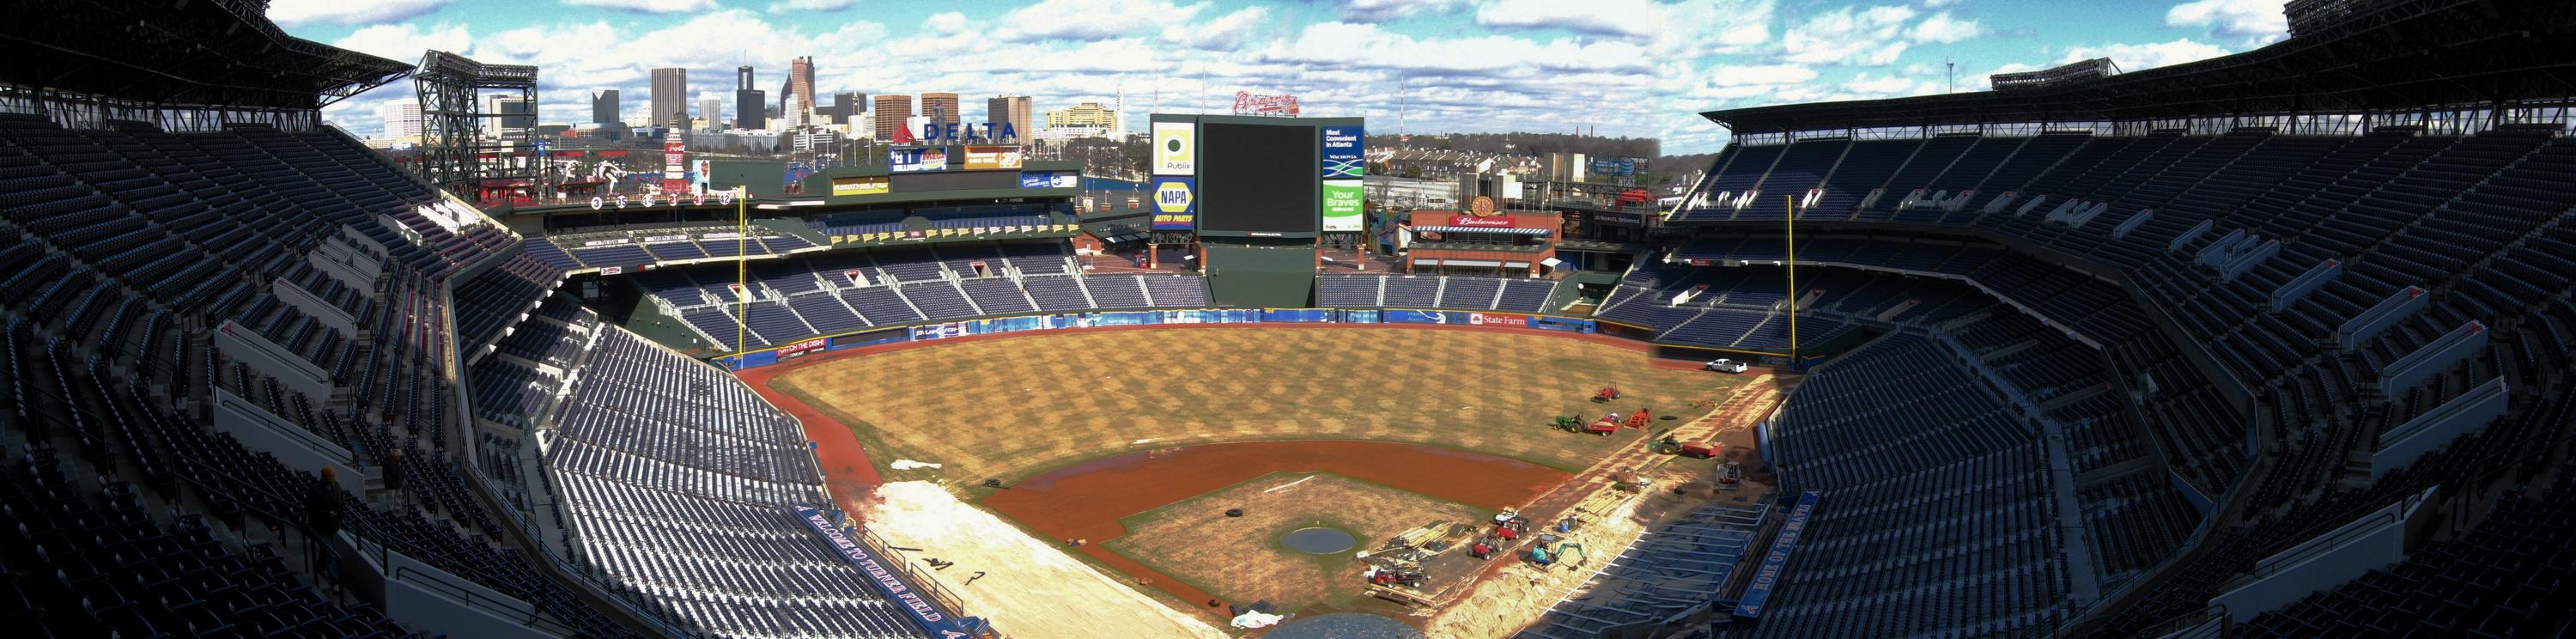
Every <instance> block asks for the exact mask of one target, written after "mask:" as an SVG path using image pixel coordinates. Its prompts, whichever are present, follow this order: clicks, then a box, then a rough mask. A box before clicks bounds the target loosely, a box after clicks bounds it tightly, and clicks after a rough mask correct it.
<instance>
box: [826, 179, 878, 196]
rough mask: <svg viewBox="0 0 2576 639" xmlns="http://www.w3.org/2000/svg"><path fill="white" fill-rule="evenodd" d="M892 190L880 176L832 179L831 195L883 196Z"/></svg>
mask: <svg viewBox="0 0 2576 639" xmlns="http://www.w3.org/2000/svg"><path fill="white" fill-rule="evenodd" d="M892 190H893V188H892V187H891V186H890V183H889V182H887V181H886V177H885V176H882V175H876V176H869V177H845V178H832V195H834V196H843V195H884V194H886V193H888V192H890V191H892Z"/></svg>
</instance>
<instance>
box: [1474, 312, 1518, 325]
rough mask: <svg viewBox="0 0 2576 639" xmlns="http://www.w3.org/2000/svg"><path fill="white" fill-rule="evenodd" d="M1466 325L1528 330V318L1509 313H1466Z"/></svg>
mask: <svg viewBox="0 0 2576 639" xmlns="http://www.w3.org/2000/svg"><path fill="white" fill-rule="evenodd" d="M1467 325H1469V326H1501V327H1506V328H1529V316H1528V315H1512V314H1509V313H1468V314H1467Z"/></svg>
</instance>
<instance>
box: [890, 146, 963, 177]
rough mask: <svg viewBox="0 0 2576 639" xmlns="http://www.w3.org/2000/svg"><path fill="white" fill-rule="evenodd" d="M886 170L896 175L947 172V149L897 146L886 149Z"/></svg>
mask: <svg viewBox="0 0 2576 639" xmlns="http://www.w3.org/2000/svg"><path fill="white" fill-rule="evenodd" d="M886 170H888V171H893V172H896V173H917V172H921V171H946V170H948V149H944V148H940V147H935V146H899V147H894V148H890V149H886Z"/></svg>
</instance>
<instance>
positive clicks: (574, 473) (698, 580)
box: [542, 327, 922, 637]
mask: <svg viewBox="0 0 2576 639" xmlns="http://www.w3.org/2000/svg"><path fill="white" fill-rule="evenodd" d="M557 419H558V421H557V422H556V423H557V425H556V427H555V428H554V429H553V430H552V431H551V432H552V433H553V436H552V437H549V438H544V439H543V440H542V441H544V442H545V451H544V456H545V461H546V466H547V467H548V468H549V472H550V477H549V480H550V481H551V482H552V485H553V486H554V487H555V488H556V489H557V490H559V491H560V494H561V498H562V499H561V501H560V502H558V504H557V506H558V508H557V511H556V513H555V516H556V517H557V518H558V519H559V522H560V525H561V526H562V527H563V530H564V535H565V536H566V537H567V538H568V543H569V544H570V545H571V547H572V548H574V549H575V553H576V556H577V557H578V558H579V559H580V561H581V563H583V564H584V565H585V566H586V568H585V569H586V570H588V571H590V575H591V576H592V577H595V578H598V579H600V580H601V581H602V582H603V583H606V584H609V585H610V586H611V587H613V588H615V589H616V590H617V592H618V593H619V594H620V596H623V597H626V598H629V599H630V600H633V601H635V602H637V603H638V604H640V607H642V608H644V609H646V610H651V611H654V612H655V613H657V614H660V615H662V616H665V617H668V618H670V619H672V620H674V621H676V622H677V623H678V624H679V625H680V626H681V627H682V628H684V629H687V630H689V631H694V632H707V633H715V634H722V635H737V636H738V635H758V636H787V635H805V636H866V637H913V636H922V633H921V631H920V630H919V629H918V628H916V627H912V626H910V625H909V623H910V622H908V621H906V620H905V619H904V618H903V616H902V615H903V613H902V612H901V611H900V610H897V609H896V608H894V607H893V605H892V604H889V603H888V602H886V601H885V600H884V599H883V597H881V596H879V595H878V594H877V593H875V592H873V591H870V590H869V589H868V587H867V586H866V585H865V583H866V580H868V579H869V577H868V576H867V575H864V574H861V573H860V572H859V571H858V570H857V569H855V568H852V567H850V566H849V565H848V564H846V563H843V562H842V561H841V559H840V558H839V557H838V556H837V555H835V554H834V553H833V552H832V551H830V550H829V549H828V548H826V547H825V546H824V545H823V543H822V541H821V540H819V539H817V538H815V537H814V536H813V534H812V533H811V532H808V531H807V530H805V528H804V525H803V523H802V522H801V521H799V520H797V519H796V518H795V517H794V516H793V515H792V514H790V513H789V511H788V510H787V507H789V506H793V505H812V506H820V505H823V504H824V503H825V500H824V496H823V489H822V479H821V472H820V469H819V468H818V467H817V466H816V465H815V462H814V457H813V454H812V452H811V451H810V450H809V449H808V447H807V445H806V439H805V433H804V430H803V429H802V428H801V427H799V426H798V425H797V423H796V421H795V420H794V419H791V418H789V417H788V416H787V415H786V414H784V413H781V412H779V411H778V410H777V409H776V408H772V407H770V406H769V405H768V404H767V403H766V402H764V401H762V400H761V399H760V397H759V396H758V395H756V394H754V393H753V392H752V391H751V389H750V388H749V387H747V386H744V385H743V384H742V383H741V382H739V381H737V380H735V379H734V378H733V377H732V376H730V375H728V374H726V373H725V372H724V371H722V370H718V369H716V368H715V367H712V366H708V365H706V364H704V363H700V362H696V361H692V360H691V359H689V358H688V357H686V356H683V355H680V354H678V353H674V352H671V351H668V350H665V349H663V348H661V347H658V346H654V345H652V344H649V343H647V342H645V341H644V340H643V339H642V338H639V337H636V336H635V335H634V334H632V333H629V332H627V331H625V330H624V329H620V328H615V327H608V328H606V329H605V330H604V331H603V332H602V333H601V334H600V337H599V339H598V342H597V347H596V349H595V350H594V351H592V352H591V353H590V354H589V355H588V357H587V365H586V366H584V367H583V368H582V369H581V372H580V374H579V375H578V376H577V377H576V379H575V380H574V381H573V382H572V388H571V390H570V391H569V392H568V393H567V394H566V397H565V399H564V404H563V408H562V409H561V410H560V413H559V414H558V415H557Z"/></svg>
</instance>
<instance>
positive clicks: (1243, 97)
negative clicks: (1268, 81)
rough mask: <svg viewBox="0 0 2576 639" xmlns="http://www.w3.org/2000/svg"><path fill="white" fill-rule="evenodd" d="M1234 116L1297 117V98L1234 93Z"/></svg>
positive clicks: (1241, 92) (1248, 92) (1246, 92)
mask: <svg viewBox="0 0 2576 639" xmlns="http://www.w3.org/2000/svg"><path fill="white" fill-rule="evenodd" d="M1234 114H1235V115H1275V116H1283V117H1297V96H1293V95H1255V94H1253V93H1252V92H1250V91H1236V92H1234Z"/></svg>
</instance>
